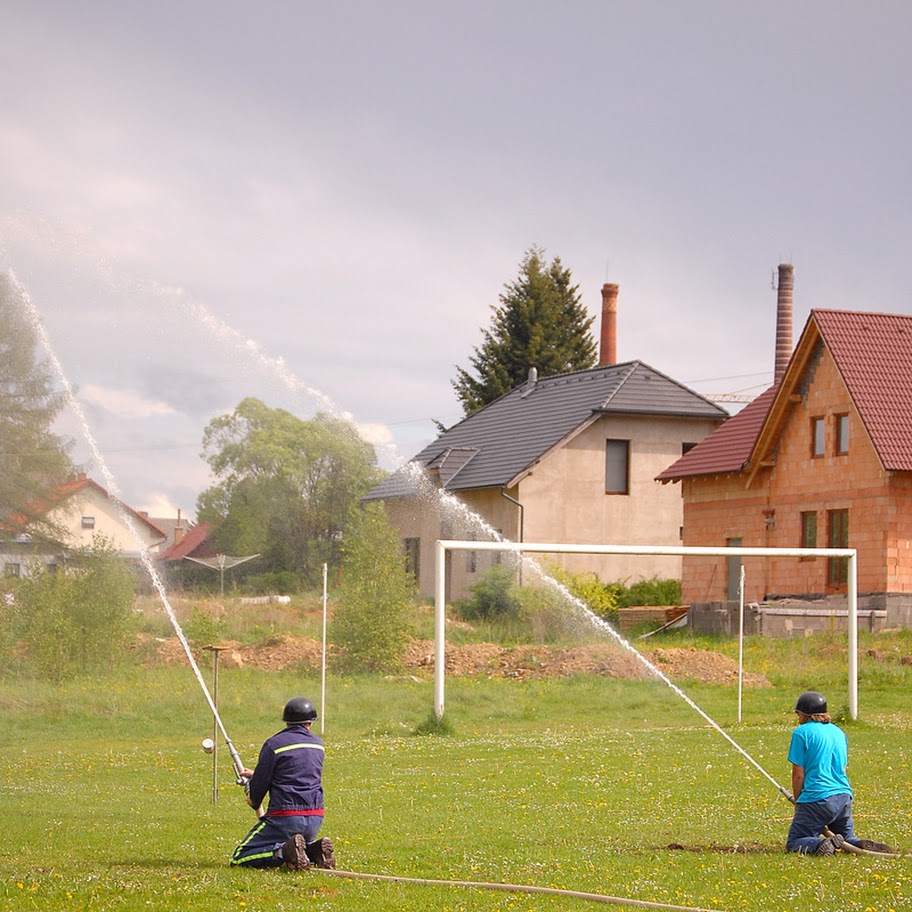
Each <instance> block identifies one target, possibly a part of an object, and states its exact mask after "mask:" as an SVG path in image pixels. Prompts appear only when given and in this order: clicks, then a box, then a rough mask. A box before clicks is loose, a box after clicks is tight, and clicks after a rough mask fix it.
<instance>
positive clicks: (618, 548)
mask: <svg viewBox="0 0 912 912" xmlns="http://www.w3.org/2000/svg"><path fill="white" fill-rule="evenodd" d="M447 551H512V552H514V553H517V554H519V555H520V557H521V556H522V555H523V554H524V553H526V552H530V553H537V554H647V555H671V556H686V555H700V556H704V557H739V556H740V557H843V558H848V579H847V587H846V595H847V601H848V606H847V607H848V636H849V641H848V653H849V669H848V670H849V714H850V715H851V717H852V718H853V719H857V718H858V552H857V551H856V550H855V549H854V548H743V547H737V548H695V547H690V548H687V547H683V546H681V547H665V546H661V545H567V544H555V543H542V542H509V541H462V540H459V541H456V540H453V541H450V540H447V539H439V540H438V541H437V551H436V564H435V571H436V577H435V589H434V607H435V610H434V713H435V715H436V716H437V718H438V719H442V718H443V703H444V679H445V676H446V552H447Z"/></svg>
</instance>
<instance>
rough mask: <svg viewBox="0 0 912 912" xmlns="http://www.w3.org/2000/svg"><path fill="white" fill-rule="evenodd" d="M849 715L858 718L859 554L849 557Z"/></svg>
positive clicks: (854, 552)
mask: <svg viewBox="0 0 912 912" xmlns="http://www.w3.org/2000/svg"><path fill="white" fill-rule="evenodd" d="M846 595H847V596H848V606H847V607H848V616H849V617H848V621H849V715H850V716H851V717H852V718H853V719H857V718H858V552H857V551H853V552H852V553H851V554H850V555H849V579H848V590H847V592H846Z"/></svg>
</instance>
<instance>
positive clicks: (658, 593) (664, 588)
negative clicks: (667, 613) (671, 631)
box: [615, 577, 681, 608]
mask: <svg viewBox="0 0 912 912" xmlns="http://www.w3.org/2000/svg"><path fill="white" fill-rule="evenodd" d="M615 585H616V586H617V589H618V595H617V603H618V607H619V608H633V607H635V606H641V605H654V606H661V605H680V604H681V581H680V580H676V579H658V578H657V577H652V579H646V580H639V581H638V582H635V583H634V584H633V585H632V586H626V585H624V584H623V583H617V584H615Z"/></svg>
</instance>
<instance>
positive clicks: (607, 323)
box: [599, 282, 618, 367]
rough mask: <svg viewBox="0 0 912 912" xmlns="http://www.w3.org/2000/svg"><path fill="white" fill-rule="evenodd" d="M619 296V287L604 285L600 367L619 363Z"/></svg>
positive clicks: (610, 284)
mask: <svg viewBox="0 0 912 912" xmlns="http://www.w3.org/2000/svg"><path fill="white" fill-rule="evenodd" d="M617 298H618V287H617V285H614V284H612V283H609V282H606V283H605V284H604V285H602V336H601V342H600V345H599V367H604V366H606V365H609V364H617Z"/></svg>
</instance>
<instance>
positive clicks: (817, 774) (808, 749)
mask: <svg viewBox="0 0 912 912" xmlns="http://www.w3.org/2000/svg"><path fill="white" fill-rule="evenodd" d="M788 758H789V762H790V763H794V764H795V765H796V766H800V767H803V768H804V786H803V788H802V789H801V794H800V795H799V796H798V801H799V803H801V804H806V803H808V802H811V801H822V800H823V799H824V798H829V797H831V796H832V795H851V794H852V787H851V786H850V785H849V777H848V776H847V775H846V764H847V763H848V762H849V744H848V741H847V740H846V736H845V732H843V730H842V729H841V728H839V727H838V726H836V725H833V723H832V722H814V721H809V722H805V723H804V725H799V726H798V727H797V728H796V729H795V730H794V731H793V732H792V743H791V745H790V746H789V754H788Z"/></svg>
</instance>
